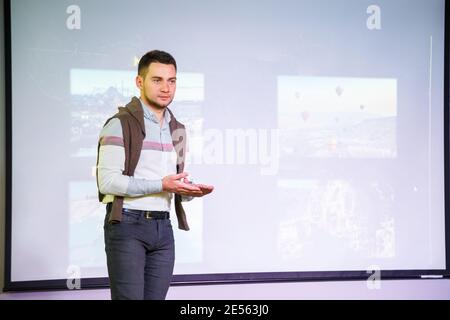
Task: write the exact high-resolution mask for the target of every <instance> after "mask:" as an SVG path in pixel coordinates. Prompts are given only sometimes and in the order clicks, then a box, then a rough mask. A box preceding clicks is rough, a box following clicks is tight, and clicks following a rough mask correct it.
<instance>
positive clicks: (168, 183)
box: [162, 172, 214, 197]
mask: <svg viewBox="0 0 450 320" xmlns="http://www.w3.org/2000/svg"><path fill="white" fill-rule="evenodd" d="M187 176H188V173H186V172H183V173H179V174H173V175H170V176H167V177H164V178H163V180H162V185H163V191H166V192H173V193H176V194H179V195H182V196H189V197H203V196H205V195H207V194H209V193H211V192H212V191H213V189H214V187H213V186H209V185H204V184H193V183H192V182H190V181H189V180H188V179H187V178H186V177H187Z"/></svg>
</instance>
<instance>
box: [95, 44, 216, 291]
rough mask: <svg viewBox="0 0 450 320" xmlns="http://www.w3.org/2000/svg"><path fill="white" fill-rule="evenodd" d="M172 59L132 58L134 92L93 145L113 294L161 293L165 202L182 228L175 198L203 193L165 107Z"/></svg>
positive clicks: (165, 278)
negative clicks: (189, 175)
mask: <svg viewBox="0 0 450 320" xmlns="http://www.w3.org/2000/svg"><path fill="white" fill-rule="evenodd" d="M176 72H177V65H176V62H175V59H174V58H173V57H172V56H171V55H170V54H168V53H166V52H163V51H158V50H154V51H150V52H148V53H146V54H145V55H144V56H143V57H142V58H141V60H140V61H139V66H138V75H137V77H136V85H137V87H138V88H139V90H140V98H139V99H138V98H136V97H133V99H132V100H131V102H129V103H128V104H127V105H126V106H125V107H123V108H119V112H118V113H117V114H116V115H114V116H113V117H112V118H110V119H108V121H107V122H106V124H105V126H104V127H103V129H102V132H101V134H100V139H99V146H98V158H97V184H98V189H99V198H100V200H101V201H102V202H103V203H106V204H107V206H106V207H107V213H106V217H105V224H104V232H105V251H106V256H107V265H108V275H109V280H110V287H111V297H112V299H158V300H162V299H165V297H166V294H167V291H168V289H169V285H170V280H171V278H172V274H173V266H174V261H175V246H174V237H173V230H172V225H171V221H170V218H169V212H170V204H171V200H172V198H174V200H175V201H174V203H175V211H176V214H177V220H178V227H179V228H180V229H183V230H189V226H188V224H187V220H186V216H185V213H184V210H183V207H182V205H181V200H190V199H192V198H193V197H202V196H204V195H206V194H208V193H210V192H212V191H213V187H212V186H208V185H196V184H193V183H192V182H191V181H189V180H188V179H187V173H185V172H183V171H184V159H185V155H186V133H185V128H184V126H183V125H182V124H181V123H179V122H178V121H177V120H176V119H175V117H174V115H173V114H172V112H171V111H170V110H169V109H168V106H169V104H170V103H171V102H172V100H173V98H174V95H175V90H176Z"/></svg>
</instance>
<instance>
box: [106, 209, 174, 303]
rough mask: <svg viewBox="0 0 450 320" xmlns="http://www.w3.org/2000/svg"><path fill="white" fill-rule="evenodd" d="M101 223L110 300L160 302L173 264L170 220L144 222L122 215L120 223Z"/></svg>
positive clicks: (164, 295) (139, 216) (169, 279)
mask: <svg viewBox="0 0 450 320" xmlns="http://www.w3.org/2000/svg"><path fill="white" fill-rule="evenodd" d="M108 219H109V212H107V213H106V217H105V223H104V235H105V251H106V258H107V265H108V275H109V282H110V288H111V298H112V299H113V300H123V299H133V300H143V299H144V300H164V299H165V298H166V294H167V291H168V289H169V286H170V281H171V279H172V274H173V266H174V262H175V244H174V237H173V230H172V225H171V223H170V219H146V218H145V217H144V216H141V215H139V214H135V213H129V212H122V221H121V222H119V223H113V224H111V223H109V222H108Z"/></svg>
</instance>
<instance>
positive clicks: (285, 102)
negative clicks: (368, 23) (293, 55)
mask: <svg viewBox="0 0 450 320" xmlns="http://www.w3.org/2000/svg"><path fill="white" fill-rule="evenodd" d="M396 116H397V81H396V80H395V79H366V78H328V77H295V76H280V77H278V128H279V129H280V157H281V160H282V161H283V160H285V161H286V160H288V161H289V162H292V160H295V159H296V158H304V157H310V158H366V159H367V158H376V159H380V158H381V159H382V158H395V157H396V154H397V146H396Z"/></svg>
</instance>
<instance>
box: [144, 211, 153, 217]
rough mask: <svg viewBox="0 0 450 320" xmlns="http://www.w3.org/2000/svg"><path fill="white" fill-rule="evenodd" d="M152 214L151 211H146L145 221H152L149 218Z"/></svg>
mask: <svg viewBox="0 0 450 320" xmlns="http://www.w3.org/2000/svg"><path fill="white" fill-rule="evenodd" d="M151 214H152V212H151V211H146V212H145V219H153V217H152V216H151Z"/></svg>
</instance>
